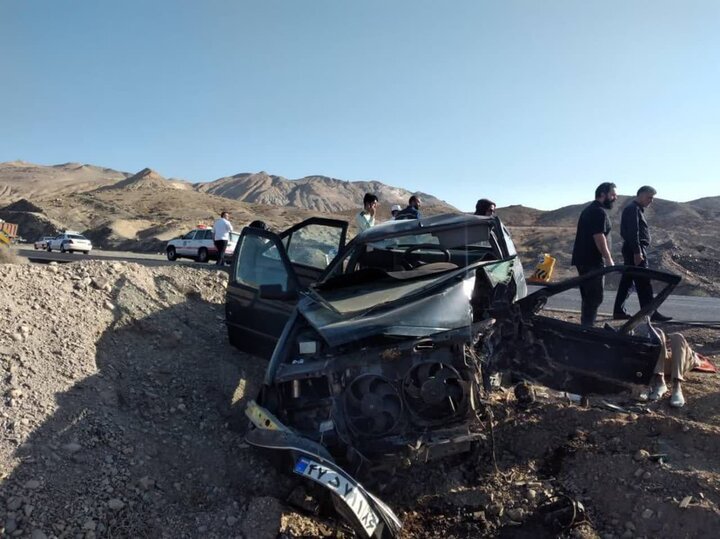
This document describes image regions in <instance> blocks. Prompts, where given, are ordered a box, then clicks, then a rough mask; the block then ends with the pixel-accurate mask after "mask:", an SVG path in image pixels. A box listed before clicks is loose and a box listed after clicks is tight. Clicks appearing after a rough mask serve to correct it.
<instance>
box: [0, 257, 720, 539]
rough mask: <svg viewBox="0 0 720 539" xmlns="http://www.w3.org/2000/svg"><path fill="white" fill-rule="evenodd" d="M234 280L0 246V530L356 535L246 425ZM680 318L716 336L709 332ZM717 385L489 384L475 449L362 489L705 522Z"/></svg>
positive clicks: (415, 525)
mask: <svg viewBox="0 0 720 539" xmlns="http://www.w3.org/2000/svg"><path fill="white" fill-rule="evenodd" d="M226 278H227V275H226V274H225V273H223V272H214V271H208V270H207V269H195V268H192V267H180V266H176V267H155V268H148V267H144V266H140V265H138V264H134V263H126V262H104V261H84V262H75V263H71V264H65V265H55V264H50V265H47V266H34V265H20V264H0V314H1V315H2V316H1V317H0V320H2V325H1V326H0V367H2V378H1V379H0V394H2V399H3V402H2V405H1V406H0V428H1V434H2V435H1V436H0V474H2V484H1V485H0V535H1V536H3V537H33V538H34V539H42V538H44V537H45V538H51V537H58V538H60V537H72V538H87V539H90V538H95V537H97V538H100V537H107V538H119V537H133V538H134V537H167V538H176V537H217V538H221V537H222V538H225V537H239V538H248V539H255V538H264V537H268V538H274V537H278V535H279V536H281V537H299V536H305V537H317V536H328V537H352V536H353V534H352V532H351V531H349V530H348V529H347V527H345V526H344V525H343V524H342V522H338V521H337V520H335V519H334V518H333V515H332V513H321V514H320V515H319V516H314V515H309V514H308V513H306V512H304V511H301V510H299V509H297V508H296V507H295V506H293V505H292V504H291V503H290V502H289V501H288V499H289V496H290V494H291V492H293V490H294V489H295V487H297V483H295V481H294V479H293V478H291V477H289V476H288V475H287V474H284V473H279V472H277V471H275V469H274V468H273V467H272V466H271V465H270V464H269V462H268V461H267V460H266V459H265V457H264V456H263V455H261V454H259V453H258V452H256V451H254V450H252V449H251V448H249V447H247V445H246V444H245V443H244V442H243V429H244V425H245V421H244V419H243V417H242V407H243V404H244V401H245V399H246V398H253V397H254V396H255V394H256V392H257V389H258V386H259V382H260V380H261V378H262V375H263V372H264V368H265V364H264V362H263V361H261V360H259V359H257V358H253V357H249V356H246V355H243V354H241V353H239V352H238V351H237V350H235V349H233V348H232V347H230V345H229V344H228V343H227V339H226V335H225V327H224V309H223V303H224V295H225V286H226ZM680 329H682V330H683V331H684V332H685V334H686V336H687V337H688V339H689V341H690V342H691V343H692V344H693V345H694V346H696V347H698V348H699V349H700V350H701V351H702V352H704V353H706V354H707V355H710V356H712V357H716V355H717V354H718V352H720V332H718V331H716V330H709V329H703V328H680ZM718 390H720V383H719V382H718V377H717V376H716V375H708V374H697V373H693V374H692V375H691V377H690V380H689V382H688V384H687V390H686V397H687V399H688V406H687V407H686V408H684V409H682V410H679V411H676V410H671V409H670V408H669V407H668V406H667V403H666V402H661V403H658V404H654V405H653V406H651V407H648V408H647V410H637V409H629V410H628V411H627V412H619V411H613V410H610V409H608V408H607V407H606V406H605V405H603V403H602V399H601V398H592V399H591V400H590V405H589V406H588V407H584V406H579V405H577V404H574V403H572V402H570V401H568V400H567V399H565V398H563V397H558V396H554V395H553V394H552V393H550V392H544V393H543V392H541V398H539V399H538V400H537V401H536V402H535V403H534V404H532V405H531V406H529V407H521V406H519V405H518V403H517V402H515V399H514V397H513V395H512V392H498V393H495V394H493V395H492V396H491V397H490V398H489V399H488V401H487V403H486V407H485V413H484V414H483V415H482V416H481V417H480V418H479V419H478V420H479V421H481V422H482V423H483V425H484V426H485V429H486V432H487V442H486V444H485V445H484V446H483V448H482V449H481V450H480V451H479V452H477V453H475V454H473V455H470V456H468V455H466V456H463V457H462V458H456V459H451V460H447V461H444V462H442V463H433V464H428V465H426V466H423V467H420V468H417V467H416V468H413V469H411V470H398V471H397V472H396V473H395V474H392V475H389V476H388V477H385V478H383V479H382V480H379V481H378V482H377V484H376V485H375V486H374V487H373V488H374V490H375V491H376V492H377V493H378V494H379V495H380V496H381V497H382V498H383V499H384V500H385V501H387V502H388V503H390V505H391V506H392V507H393V508H394V509H395V510H396V512H397V513H398V514H399V515H400V516H401V518H402V519H403V521H404V523H405V528H404V531H403V536H404V537H412V538H415V537H417V538H420V537H442V538H444V539H445V538H450V537H458V538H459V537H463V538H464V537H557V536H574V537H603V538H608V539H609V538H611V537H612V538H616V537H617V538H629V537H699V536H708V535H712V534H713V532H712V530H714V529H717V527H718V525H719V524H720V516H719V515H720V513H719V511H718V504H720V490H719V489H718V486H719V485H720V436H719V434H720V412H719V410H720V406H719V405H720V393H719V391H718ZM613 402H616V403H618V404H621V405H624V406H628V405H631V404H632V403H630V402H629V401H627V400H623V398H622V397H620V398H616V399H614V400H613ZM657 455H664V456H663V457H662V458H661V457H658V456H657ZM296 494H297V491H296ZM568 500H575V501H576V502H578V501H579V502H581V503H582V504H583V507H584V510H585V511H584V512H583V513H582V514H580V513H579V512H578V514H577V515H576V518H575V519H571V518H565V519H564V520H563V518H559V517H558V515H557V514H555V517H556V518H555V520H556V521H559V522H560V524H567V523H569V522H570V520H574V521H573V522H572V524H573V525H572V526H569V527H567V528H565V527H563V526H561V525H558V522H556V523H555V524H553V522H552V519H547V518H545V517H546V515H547V513H548V508H549V507H550V505H549V504H550V502H553V501H555V502H557V503H558V504H560V505H561V506H562V504H563V503H564V504H566V506H567V504H568V503H570V502H569V501H568ZM564 515H565V517H567V514H564ZM561 516H562V515H561Z"/></svg>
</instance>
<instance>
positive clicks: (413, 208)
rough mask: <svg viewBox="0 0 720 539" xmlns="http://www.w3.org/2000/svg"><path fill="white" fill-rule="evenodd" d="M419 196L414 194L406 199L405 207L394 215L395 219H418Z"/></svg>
mask: <svg viewBox="0 0 720 539" xmlns="http://www.w3.org/2000/svg"><path fill="white" fill-rule="evenodd" d="M420 218H421V215H420V197H417V196H415V195H413V196H411V197H410V199H409V200H408V205H407V208H405V209H404V210H401V211H399V212H398V214H397V215H396V216H395V220H396V221H399V220H400V219H420Z"/></svg>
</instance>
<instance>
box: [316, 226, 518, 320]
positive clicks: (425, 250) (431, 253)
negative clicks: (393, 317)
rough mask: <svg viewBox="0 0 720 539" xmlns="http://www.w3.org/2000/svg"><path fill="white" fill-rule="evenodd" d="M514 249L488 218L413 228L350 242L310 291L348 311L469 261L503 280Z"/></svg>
mask: <svg viewBox="0 0 720 539" xmlns="http://www.w3.org/2000/svg"><path fill="white" fill-rule="evenodd" d="M389 232H390V231H389ZM501 233H502V231H501ZM514 254H515V253H514V251H513V252H512V253H508V252H504V250H503V248H501V247H500V244H499V242H498V241H497V238H496V236H495V232H494V229H493V224H492V222H490V221H485V222H482V223H478V224H475V225H467V224H463V225H461V226H454V227H444V228H438V229H435V230H427V229H414V230H412V231H407V232H405V233H402V234H388V236H386V237H383V238H380V239H374V240H373V241H366V242H357V243H354V244H351V246H350V247H349V249H348V250H347V251H346V252H345V253H344V254H343V255H342V256H341V257H340V258H339V259H338V260H336V261H335V263H334V264H333V266H332V267H331V268H330V270H329V271H328V273H327V274H326V277H325V278H324V279H323V280H322V281H321V282H320V283H318V284H317V285H315V286H314V287H313V290H314V291H315V292H316V293H317V294H320V295H321V296H322V298H323V299H324V300H325V301H327V302H329V304H330V305H331V306H332V308H333V309H334V310H335V311H336V312H339V313H350V312H355V311H359V310H365V309H368V308H372V307H373V306H377V305H380V304H383V303H387V302H392V301H395V300H398V299H400V298H401V297H407V296H409V295H414V294H418V293H422V291H423V290H425V289H426V287H429V286H433V285H434V284H435V283H436V282H439V280H442V279H444V278H445V276H446V275H447V276H449V275H450V274H451V273H455V272H456V271H457V270H459V269H461V268H465V267H467V266H470V265H482V266H483V267H484V269H485V273H487V274H489V275H488V277H493V279H491V282H500V281H503V282H504V281H506V280H507V279H508V278H509V277H510V276H511V275H512V268H513V262H514V261H513V260H509V259H510V258H512V257H513V255H514Z"/></svg>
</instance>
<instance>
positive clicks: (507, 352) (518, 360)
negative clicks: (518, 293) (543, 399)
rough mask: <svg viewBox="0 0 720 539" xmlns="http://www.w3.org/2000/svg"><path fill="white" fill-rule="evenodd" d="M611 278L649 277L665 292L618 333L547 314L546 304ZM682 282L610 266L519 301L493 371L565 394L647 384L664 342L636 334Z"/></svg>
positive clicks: (502, 331)
mask: <svg viewBox="0 0 720 539" xmlns="http://www.w3.org/2000/svg"><path fill="white" fill-rule="evenodd" d="M608 274H619V275H622V274H628V275H633V276H635V275H636V276H640V277H645V278H648V279H650V280H651V281H653V284H655V285H656V286H657V284H658V283H660V284H663V285H664V287H663V288H662V290H660V291H659V292H658V293H657V295H656V296H655V298H654V299H653V301H652V302H651V303H650V304H648V305H646V306H645V307H644V308H642V309H640V311H638V312H637V313H636V314H634V315H633V316H632V317H631V318H630V319H629V320H628V321H627V322H626V323H625V324H623V325H622V326H621V327H619V328H618V329H615V328H612V327H610V326H606V327H588V326H582V325H580V324H577V323H573V322H568V321H565V320H559V319H557V318H552V317H550V316H546V315H544V314H542V308H543V307H544V306H545V303H546V302H547V300H548V299H549V298H550V297H552V296H554V295H556V294H559V293H561V292H564V291H566V290H569V289H571V288H575V287H577V286H579V284H580V283H582V282H584V281H585V280H587V279H592V278H594V277H598V276H605V275H608ZM679 282H680V277H679V276H678V275H673V274H671V273H665V272H661V271H655V270H649V269H643V268H638V267H633V266H611V267H607V268H603V269H600V270H597V271H594V272H591V273H588V274H586V275H583V276H581V277H576V278H573V279H568V280H566V281H563V282H561V283H558V284H553V285H548V286H546V287H544V288H541V289H540V290H537V291H536V292H534V293H532V294H530V295H529V296H527V297H525V298H523V299H521V300H519V301H518V302H517V304H516V306H517V307H518V308H519V310H517V311H515V316H512V317H508V318H506V320H505V321H504V322H503V323H502V324H501V325H500V326H499V327H498V328H497V333H498V334H497V335H496V338H495V340H494V347H495V348H496V352H497V354H495V355H494V358H493V366H494V367H495V368H496V369H497V370H510V371H511V372H512V373H513V374H514V375H515V377H516V378H526V379H530V380H534V381H536V382H538V383H541V384H543V385H545V386H547V387H551V388H554V389H558V390H563V391H571V392H573V393H578V394H588V393H612V392H617V391H622V390H624V389H626V388H627V387H628V386H629V384H648V383H649V381H650V378H651V377H652V374H653V371H654V368H655V364H656V362H657V360H658V357H659V354H660V343H659V342H658V341H657V339H653V338H652V337H651V336H645V335H635V334H633V333H632V330H633V329H635V328H636V327H637V326H638V325H640V324H641V323H644V322H645V320H646V318H647V317H649V316H650V315H652V313H653V312H655V310H656V309H657V308H658V307H659V306H660V304H661V303H662V302H663V301H664V300H665V298H667V296H668V295H669V294H670V292H672V290H673V289H674V288H675V286H676V285H677V284H678V283H679Z"/></svg>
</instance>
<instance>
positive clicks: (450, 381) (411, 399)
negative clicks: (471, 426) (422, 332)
mask: <svg viewBox="0 0 720 539" xmlns="http://www.w3.org/2000/svg"><path fill="white" fill-rule="evenodd" d="M468 387H469V385H468V383H467V382H466V381H465V380H463V379H462V377H461V376H460V373H459V372H458V371H457V370H456V369H454V368H453V367H452V366H450V365H448V364H446V363H438V362H426V363H419V364H417V365H414V366H413V367H411V368H410V370H409V371H408V373H407V374H406V375H405V379H404V380H403V392H404V395H405V399H406V402H407V405H408V408H409V409H410V410H411V411H412V412H413V413H414V414H415V416H416V417H418V418H419V419H422V420H426V421H437V420H443V419H449V418H452V417H455V416H458V415H461V414H464V413H465V410H466V408H467V400H468Z"/></svg>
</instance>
